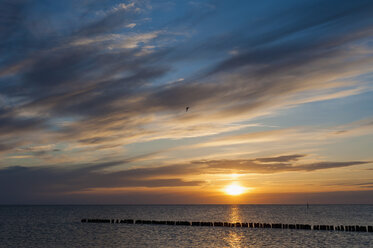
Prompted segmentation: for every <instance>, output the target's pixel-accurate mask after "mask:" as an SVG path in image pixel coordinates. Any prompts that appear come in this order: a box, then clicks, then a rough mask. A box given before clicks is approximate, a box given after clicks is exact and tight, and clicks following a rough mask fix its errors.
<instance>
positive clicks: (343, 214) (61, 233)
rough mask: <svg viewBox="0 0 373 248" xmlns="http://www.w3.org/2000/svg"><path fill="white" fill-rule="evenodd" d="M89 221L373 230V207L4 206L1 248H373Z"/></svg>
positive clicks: (352, 237) (343, 240)
mask: <svg viewBox="0 0 373 248" xmlns="http://www.w3.org/2000/svg"><path fill="white" fill-rule="evenodd" d="M82 218H109V219H134V220H136V219H142V220H174V221H178V220H180V221H219V222H259V223H283V224H311V225H313V224H318V225H365V226H368V225H373V205H309V207H307V206H306V205H98V206H95V205H84V206H83V205H82V206H77V205H58V206H41V205H38V206H34V205H33V206H19V205H17V206H0V247H28V248H29V247H43V248H44V247H69V248H72V247H277V248H279V247H373V233H368V232H365V233H362V232H341V231H314V230H290V229H264V228H240V227H209V226H176V225H175V226H168V225H142V224H108V223H81V219H82Z"/></svg>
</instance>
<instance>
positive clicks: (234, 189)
mask: <svg viewBox="0 0 373 248" xmlns="http://www.w3.org/2000/svg"><path fill="white" fill-rule="evenodd" d="M224 191H225V193H226V194H227V195H232V196H234V195H241V194H242V193H244V192H245V188H244V187H242V186H240V185H238V184H237V183H232V184H230V185H228V186H227V187H225V188H224Z"/></svg>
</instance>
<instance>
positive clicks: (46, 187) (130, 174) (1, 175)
mask: <svg viewBox="0 0 373 248" xmlns="http://www.w3.org/2000/svg"><path fill="white" fill-rule="evenodd" d="M127 162H129V161H113V162H106V163H98V164H93V165H90V164H88V165H70V166H65V167H64V168H62V167H56V166H49V167H22V166H13V167H8V168H4V169H1V170H0V186H1V187H0V188H1V190H0V196H1V197H0V198H1V199H7V200H4V202H6V201H10V202H11V201H12V200H14V199H33V198H35V199H36V198H39V197H41V198H45V199H48V198H49V197H51V196H53V195H56V194H57V195H64V194H73V193H74V192H80V191H87V190H94V189H96V188H105V189H108V190H109V189H110V188H136V187H147V188H158V187H190V186H199V185H200V184H202V183H203V181H184V180H182V179H180V178H178V177H176V178H175V177H168V178H164V176H166V175H171V176H172V175H175V174H177V175H180V174H182V173H181V172H182V171H185V169H184V168H182V169H180V168H179V166H168V167H160V168H155V169H152V168H143V169H130V170H125V171H115V172H104V171H102V169H104V168H105V169H108V168H110V167H113V166H119V165H123V164H125V163H127ZM157 176H163V178H157ZM14 180H16V181H17V183H16V184H15V183H13V182H14Z"/></svg>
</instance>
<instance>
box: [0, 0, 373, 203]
mask: <svg viewBox="0 0 373 248" xmlns="http://www.w3.org/2000/svg"><path fill="white" fill-rule="evenodd" d="M69 3H71V4H72V3H74V4H73V5H71V6H74V8H71V7H69V6H70V5H69V4H66V6H65V7H64V8H58V6H57V7H56V5H54V4H56V3H53V1H52V2H46V3H42V5H43V8H42V9H41V7H40V5H41V3H38V2H37V1H2V2H1V3H0V53H1V54H2V59H1V61H0V92H1V93H0V104H1V105H0V135H1V138H0V152H2V158H5V157H13V158H16V159H21V158H22V156H33V158H37V159H41V158H43V157H45V158H47V156H46V155H48V154H53V156H51V157H49V158H48V159H51V160H50V161H55V162H56V161H58V162H56V163H57V164H60V163H62V162H61V161H65V163H66V161H68V162H70V160H74V163H76V162H77V160H79V159H81V160H83V161H81V162H87V163H88V162H89V161H92V160H95V159H97V158H98V157H101V156H102V157H110V155H113V154H120V155H117V156H118V157H120V156H124V155H123V153H124V152H123V151H124V149H125V148H124V146H125V145H128V144H134V143H136V142H147V141H154V140H163V139H172V140H176V139H184V138H198V137H199V138H201V137H206V136H214V137H209V139H208V141H207V142H203V141H201V142H200V144H198V145H194V146H193V145H192V146H189V147H187V145H188V144H187V145H185V147H184V148H185V149H186V150H188V149H190V148H192V149H193V148H202V147H203V148H208V147H210V148H211V147H215V148H216V147H218V146H231V145H240V144H246V143H255V144H259V143H266V142H267V143H268V142H280V141H282V140H284V137H289V140H290V141H298V142H299V140H301V141H304V140H306V141H309V140H312V139H313V141H314V142H319V141H320V140H326V139H332V138H335V137H349V136H353V135H362V134H367V133H372V131H371V130H372V129H371V127H372V125H371V123H370V124H369V123H365V124H364V123H354V124H351V125H340V126H338V127H334V129H328V130H326V129H323V130H321V131H319V132H316V131H314V130H309V129H308V132H305V130H304V129H305V128H303V129H302V128H301V127H299V128H285V129H272V130H266V131H261V132H253V133H246V134H239V135H238V134H234V133H232V134H231V133H229V134H228V132H235V131H242V132H243V130H244V129H245V128H247V127H249V126H250V124H242V125H241V124H240V125H236V126H229V125H230V124H232V123H248V121H250V120H252V118H254V117H258V116H263V115H269V114H271V113H273V112H274V111H276V110H278V109H280V108H285V107H289V106H294V105H299V104H303V103H308V102H314V101H322V100H330V99H336V98H342V97H346V96H351V95H357V94H360V93H362V92H363V91H364V90H366V89H369V87H368V85H369V84H370V83H369V82H363V81H359V80H357V77H358V76H361V75H363V74H366V73H370V72H371V68H372V65H373V59H372V56H371V55H372V53H371V49H370V46H371V45H370V43H369V42H368V41H369V39H370V37H371V35H372V29H371V26H372V24H373V23H372V18H370V14H371V12H372V8H373V4H372V3H371V2H369V1H353V2H343V3H340V2H339V1H329V2H328V3H324V2H321V1H318V2H312V3H307V2H305V3H298V4H295V5H292V6H290V7H289V6H286V5H284V6H282V7H281V8H276V9H273V10H271V11H269V12H265V13H264V15H262V14H261V18H259V19H258V18H257V16H253V21H252V22H251V21H250V22H242V23H240V25H235V24H237V23H235V22H234V20H233V19H232V20H229V23H227V27H229V28H228V29H226V30H225V29H223V27H222V29H219V30H222V31H221V32H213V30H211V32H205V30H209V23H210V22H212V23H214V22H213V21H214V19H213V18H214V16H215V15H217V16H219V15H221V14H222V13H225V12H226V11H227V12H229V11H230V7H227V8H223V7H224V4H223V3H219V4H218V3H217V4H216V5H214V6H212V5H210V4H200V3H192V2H191V3H190V4H187V5H188V6H189V5H192V9H190V10H189V9H188V10H187V11H186V13H185V14H182V15H181V17H180V16H177V17H176V20H174V19H173V20H168V19H167V20H165V22H166V23H169V25H168V24H167V25H164V24H159V25H157V22H156V21H155V22H154V27H153V26H152V25H149V28H143V25H138V26H136V28H134V27H135V25H136V23H141V22H142V21H143V20H144V18H148V15H147V14H148V13H146V12H145V11H142V5H141V6H140V3H138V2H131V3H116V4H110V3H108V2H104V3H102V2H92V3H87V2H85V1H84V2H76V1H72V2H69ZM138 4H139V6H138ZM159 4H160V5H161V3H159ZM170 5H172V3H171V4H170ZM140 7H141V11H140V10H139V9H138V8H140ZM147 9H148V10H150V8H147ZM155 9H156V10H157V11H158V10H159V11H160V8H158V9H157V6H155ZM42 10H46V11H42ZM253 10H254V11H256V9H255V7H253ZM40 12H43V15H44V14H45V16H46V17H47V18H40ZM160 13H161V15H163V13H164V12H160ZM314 13H318V14H317V15H315V14H314ZM263 16H264V17H263ZM228 17H229V16H228ZM162 18H163V17H162ZM222 20H223V19H222ZM273 20H275V21H273ZM196 24H198V25H196ZM162 25H163V26H162ZM232 27H234V28H232ZM199 28H201V29H199ZM41 30H42V31H41ZM248 30H249V31H248ZM181 33H183V34H187V35H179V34H181ZM229 51H235V52H234V53H232V52H231V53H229ZM206 61H207V62H206ZM191 65H193V66H191ZM194 65H195V66H194ZM194 67H198V70H194V69H193V68H194ZM191 68H192V69H191ZM179 73H180V75H176V77H175V74H179ZM170 78H183V80H182V81H179V82H178V83H173V84H170V83H168V82H169V81H170ZM346 79H348V80H346ZM315 93H317V96H314V95H315ZM307 94H309V95H308V97H305V95H307ZM186 106H190V111H189V112H188V113H187V114H186V113H185V111H184V110H185V107H186ZM211 120H214V122H213V123H212V121H211ZM219 134H222V135H224V136H222V135H221V136H218V135H219ZM315 134H318V135H315ZM311 138H312V139H311ZM294 143H295V142H294ZM35 144H37V145H35ZM50 144H58V145H60V146H61V147H62V148H59V149H60V150H59V151H58V152H57V151H54V150H53V149H44V150H43V149H40V150H39V151H36V150H32V148H31V147H33V146H39V145H40V146H48V145H50ZM294 145H295V146H296V145H297V144H294ZM27 147H29V148H30V149H29V150H27V149H26V148H27ZM154 149H158V146H157V147H156V148H154ZM159 149H164V148H163V147H161V146H160V148H159ZM108 150H110V151H108ZM113 150H114V151H115V152H113ZM65 151H68V152H66V153H65ZM188 151H190V150H188ZM110 152H112V153H110ZM292 153H297V151H293V152H292ZM61 154H63V156H64V157H60V158H58V159H57V157H58V156H62V155H61ZM211 156H212V155H211ZM303 156H304V155H302V154H290V155H279V156H275V157H268V158H256V159H250V158H249V159H242V160H240V159H232V160H203V161H202V160H200V161H197V162H186V163H185V164H183V165H174V166H168V167H166V166H163V167H162V166H161V167H154V168H142V169H133V170H127V171H125V172H111V173H102V172H96V171H94V170H93V169H92V168H91V167H89V166H88V167H87V168H86V169H85V170H81V171H78V170H68V169H61V168H57V167H54V166H51V167H40V166H37V167H34V168H28V167H25V166H21V167H9V168H8V169H1V175H3V177H2V179H4V180H5V181H3V182H2V184H1V185H2V188H7V187H8V185H11V183H12V182H11V181H10V180H8V179H7V178H8V176H9V178H13V179H15V178H17V176H19V179H17V181H18V180H19V181H22V180H23V181H24V183H23V182H22V183H21V184H20V185H19V188H18V189H17V188H16V186H14V188H13V190H15V191H17V190H18V191H17V192H18V194H22V195H23V196H24V197H27V194H31V193H32V192H30V190H26V191H25V192H24V193H22V190H24V189H27V188H28V187H30V189H34V190H35V192H41V191H42V190H43V189H46V188H49V187H48V185H50V186H51V189H53V190H55V191H56V192H57V191H58V190H61V192H67V191H69V190H84V189H87V188H94V187H102V188H113V187H163V186H164V187H172V186H175V187H176V186H193V185H199V184H200V183H201V182H199V181H183V180H182V179H183V173H186V174H187V175H190V174H196V173H197V174H198V173H205V172H206V170H213V171H214V172H216V173H220V171H221V172H224V173H225V172H226V171H228V170H231V169H232V170H233V169H235V170H242V172H243V173H277V172H285V171H315V170H322V169H330V168H340V167H348V166H354V165H362V164H366V163H368V162H365V161H360V160H357V161H347V162H333V161H332V162H328V161H321V162H315V163H305V162H304V163H303V162H302V163H301V161H302V159H303ZM52 157H53V158H52ZM24 158H25V157H24ZM62 158H63V159H62ZM52 159H53V160H52ZM64 159H65V160H64ZM30 160H31V159H30ZM8 162H9V161H8V160H2V165H1V166H2V168H4V167H6V166H10V165H13V164H14V163H15V162H12V163H8ZM16 162H19V164H21V165H22V163H26V162H25V161H16ZM39 162H40V161H39V160H33V161H32V164H33V165H35V164H38V163H39ZM45 162H46V161H43V164H44V163H45ZM46 164H48V163H46ZM118 165H119V164H118ZM153 166H154V165H153ZM167 173H168V174H167ZM4 175H7V176H4ZM32 175H37V177H35V178H38V177H39V179H40V184H39V182H38V181H33V180H34V179H33V177H32ZM127 175H132V177H133V178H129V176H127ZM12 176H14V177H12ZM157 176H159V177H160V178H152V177H157ZM162 177H165V178H162ZM22 178H23V179H22ZM49 179H53V180H49ZM34 184H35V186H30V185H34ZM21 189H22V190H21ZM57 189H58V190H57ZM53 190H52V191H53ZM30 197H31V196H30Z"/></svg>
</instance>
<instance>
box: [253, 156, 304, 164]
mask: <svg viewBox="0 0 373 248" xmlns="http://www.w3.org/2000/svg"><path fill="white" fill-rule="evenodd" d="M304 156H306V155H302V154H294V155H284V156H278V157H268V158H257V159H255V160H256V161H259V162H289V161H297V160H299V159H300V158H302V157H304Z"/></svg>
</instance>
